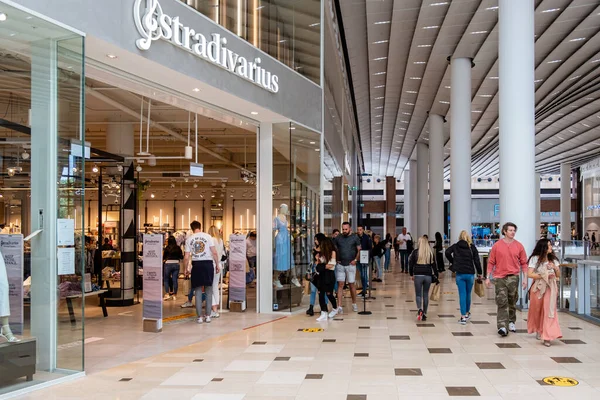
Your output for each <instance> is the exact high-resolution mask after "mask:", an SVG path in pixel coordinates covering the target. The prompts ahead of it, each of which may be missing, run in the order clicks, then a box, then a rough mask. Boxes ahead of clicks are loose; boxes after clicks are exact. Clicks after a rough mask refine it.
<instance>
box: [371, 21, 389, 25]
mask: <svg viewBox="0 0 600 400" xmlns="http://www.w3.org/2000/svg"><path fill="white" fill-rule="evenodd" d="M391 23H392V21H377V22H374V23H373V25H386V24H391Z"/></svg>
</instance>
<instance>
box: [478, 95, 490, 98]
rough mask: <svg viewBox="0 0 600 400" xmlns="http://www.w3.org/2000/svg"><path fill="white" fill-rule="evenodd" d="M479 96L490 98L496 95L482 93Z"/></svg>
mask: <svg viewBox="0 0 600 400" xmlns="http://www.w3.org/2000/svg"><path fill="white" fill-rule="evenodd" d="M479 97H485V98H489V97H494V95H493V94H480V95H479Z"/></svg>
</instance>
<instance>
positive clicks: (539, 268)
mask: <svg viewBox="0 0 600 400" xmlns="http://www.w3.org/2000/svg"><path fill="white" fill-rule="evenodd" d="M527 276H528V277H529V278H531V279H533V280H534V281H533V284H532V285H531V288H529V301H530V303H529V312H528V313H527V331H528V332H529V333H535V334H536V337H537V339H538V340H543V341H544V346H546V347H550V342H551V341H552V340H554V339H558V338H561V337H562V332H561V330H560V325H559V323H558V310H557V309H556V304H557V301H558V284H557V280H558V279H559V278H560V267H559V262H558V258H557V257H556V256H555V255H554V251H553V250H552V243H551V242H550V241H549V240H548V239H540V240H539V241H538V242H537V244H536V245H535V249H533V253H531V256H529V271H528V273H527Z"/></svg>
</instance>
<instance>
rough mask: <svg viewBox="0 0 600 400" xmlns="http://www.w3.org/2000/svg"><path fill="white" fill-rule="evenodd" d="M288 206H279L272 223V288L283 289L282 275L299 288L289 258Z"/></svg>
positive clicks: (292, 264) (291, 261)
mask: <svg viewBox="0 0 600 400" xmlns="http://www.w3.org/2000/svg"><path fill="white" fill-rule="evenodd" d="M288 214H289V210H288V205H287V204H281V205H280V206H279V212H278V214H277V216H276V217H275V220H274V221H273V231H274V232H275V253H274V255H273V275H274V276H273V286H275V287H276V288H283V285H282V284H281V276H282V273H284V272H287V273H288V274H289V282H290V283H291V284H292V285H294V286H296V287H300V282H299V281H298V277H297V275H296V271H295V268H294V263H293V260H292V257H291V241H290V232H289V222H288Z"/></svg>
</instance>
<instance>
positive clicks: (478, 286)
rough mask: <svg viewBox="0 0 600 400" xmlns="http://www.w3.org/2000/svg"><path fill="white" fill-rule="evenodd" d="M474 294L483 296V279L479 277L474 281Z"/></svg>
mask: <svg viewBox="0 0 600 400" xmlns="http://www.w3.org/2000/svg"><path fill="white" fill-rule="evenodd" d="M475 294H476V295H477V296H479V297H483V296H485V287H484V286H483V280H481V279H477V280H476V281H475Z"/></svg>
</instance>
